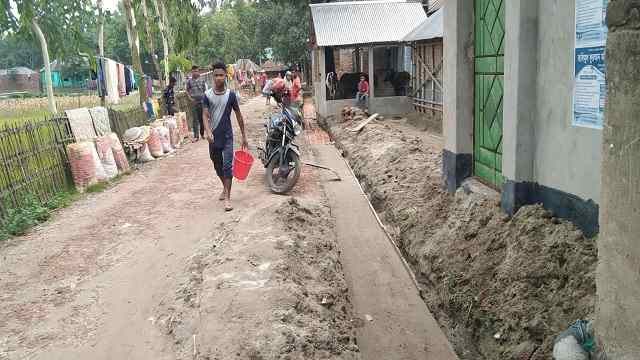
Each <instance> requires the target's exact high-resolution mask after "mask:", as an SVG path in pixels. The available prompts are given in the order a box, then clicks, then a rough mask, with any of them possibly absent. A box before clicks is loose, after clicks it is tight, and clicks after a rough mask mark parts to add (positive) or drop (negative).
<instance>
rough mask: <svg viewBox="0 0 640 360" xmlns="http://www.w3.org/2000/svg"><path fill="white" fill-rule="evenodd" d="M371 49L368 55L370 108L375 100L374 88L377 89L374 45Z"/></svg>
mask: <svg viewBox="0 0 640 360" xmlns="http://www.w3.org/2000/svg"><path fill="white" fill-rule="evenodd" d="M368 51H369V56H368V58H369V59H368V60H369V64H368V66H369V71H368V72H369V108H371V104H372V102H373V98H374V97H375V91H374V90H373V89H375V79H374V78H375V76H374V74H375V70H374V67H373V46H371V47H369V48H368Z"/></svg>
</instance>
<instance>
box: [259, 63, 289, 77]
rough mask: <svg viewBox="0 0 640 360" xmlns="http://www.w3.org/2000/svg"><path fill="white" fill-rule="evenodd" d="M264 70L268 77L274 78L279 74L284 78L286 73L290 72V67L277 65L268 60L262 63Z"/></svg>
mask: <svg viewBox="0 0 640 360" xmlns="http://www.w3.org/2000/svg"><path fill="white" fill-rule="evenodd" d="M262 70H264V71H265V72H266V73H267V76H269V77H270V78H273V77H276V76H278V74H280V75H282V76H284V73H285V72H286V71H287V70H289V67H287V66H286V65H284V64H279V63H278V64H276V63H274V62H273V61H271V60H267V61H265V62H264V63H262Z"/></svg>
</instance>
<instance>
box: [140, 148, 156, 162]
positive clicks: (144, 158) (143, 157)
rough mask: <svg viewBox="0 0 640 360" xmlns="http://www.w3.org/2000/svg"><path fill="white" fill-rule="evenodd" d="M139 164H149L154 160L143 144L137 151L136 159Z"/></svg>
mask: <svg viewBox="0 0 640 360" xmlns="http://www.w3.org/2000/svg"><path fill="white" fill-rule="evenodd" d="M137 159H138V161H139V162H149V161H153V160H155V159H154V158H153V156H151V152H149V146H148V145H147V144H143V145H142V146H141V147H140V148H139V149H138V157H137Z"/></svg>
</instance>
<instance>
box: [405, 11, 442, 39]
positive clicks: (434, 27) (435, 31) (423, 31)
mask: <svg viewBox="0 0 640 360" xmlns="http://www.w3.org/2000/svg"><path fill="white" fill-rule="evenodd" d="M443 29H444V22H443V10H442V9H440V10H438V11H436V12H435V13H433V14H432V15H431V16H429V17H428V18H427V19H426V20H425V21H423V22H422V24H420V25H418V27H417V28H415V29H414V30H413V31H411V32H410V33H409V34H408V35H407V36H405V37H404V38H403V40H404V41H420V40H430V39H436V38H442V34H443V32H444V31H443Z"/></svg>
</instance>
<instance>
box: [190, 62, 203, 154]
mask: <svg viewBox="0 0 640 360" xmlns="http://www.w3.org/2000/svg"><path fill="white" fill-rule="evenodd" d="M206 90H207V84H206V83H205V81H204V79H202V78H200V69H199V68H198V66H197V65H193V66H192V67H191V79H189V80H188V81H187V96H188V97H189V100H190V101H191V112H192V113H193V138H194V141H198V140H199V139H200V138H201V137H204V126H203V124H202V97H203V96H204V92H205V91H206Z"/></svg>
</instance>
